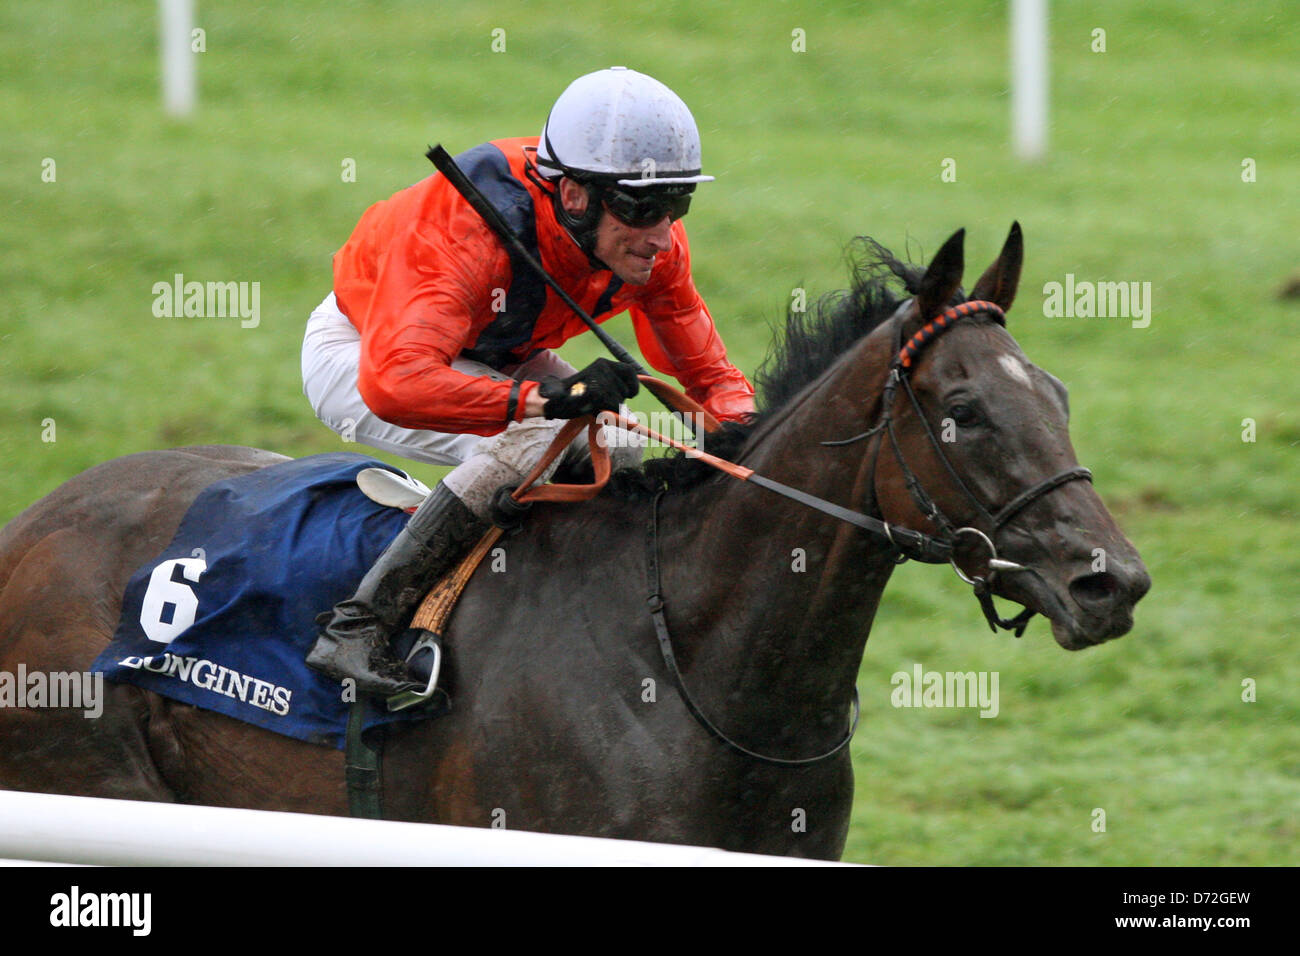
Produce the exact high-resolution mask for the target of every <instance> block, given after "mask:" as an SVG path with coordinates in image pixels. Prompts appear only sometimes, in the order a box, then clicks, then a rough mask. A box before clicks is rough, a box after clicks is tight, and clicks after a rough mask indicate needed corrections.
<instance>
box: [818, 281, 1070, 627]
mask: <svg viewBox="0 0 1300 956" xmlns="http://www.w3.org/2000/svg"><path fill="white" fill-rule="evenodd" d="M912 302H913V300H911V299H909V300H907V301H905V302H903V303H902V304H901V305H899V307H898V309H897V310H896V311H895V313H894V315H893V317H892V318H891V319H890V321H892V322H893V323H894V348H893V355H894V359H893V361H892V362H891V364H890V367H889V375H888V377H887V378H886V380H885V386H884V390H883V391H882V393H881V399H880V419H879V421H877V423H876V424H875V426H873V427H872V428H870V429H868V430H867V431H865V432H863V433H862V434H860V435H855V436H853V437H852V438H847V439H844V440H843V441H829V442H822V444H823V445H831V446H840V445H849V444H853V443H854V442H857V441H860V440H862V439H864V438H870V437H875V438H876V443H875V446H874V448H873V450H872V453H871V456H872V457H871V473H870V476H869V478H868V482H867V487H868V489H869V493H870V495H871V502H870V505H871V507H869V508H868V509H867V510H868V511H874V510H876V505H877V502H876V501H875V497H876V468H877V466H878V465H879V462H880V450H881V447H882V446H883V445H884V443H885V438H886V437H888V439H889V444H890V447H891V448H892V449H893V452H894V459H895V460H896V461H897V462H898V466H899V468H900V469H901V471H902V473H903V481H904V483H905V484H906V485H907V489H908V491H909V492H910V493H911V495H912V500H913V501H915V502H916V506H917V508H918V509H920V511H921V514H923V515H924V516H925V517H926V519H928V520H929V521H930V522H931V523H932V524H933V525H934V526H935V527H937V528H938V529H939V534H938V535H928V534H925V533H924V532H920V531H910V530H907V531H905V530H904V529H900V528H898V527H896V526H892V525H890V524H889V522H887V521H886V522H883V524H884V534H885V536H886V537H887V538H888V539H889V541H890V543H891V544H892V545H893V546H894V547H895V548H896V549H897V550H898V554H899V556H898V561H899V563H902V562H903V561H906V560H907V559H908V558H912V559H915V560H918V561H923V562H926V563H931V564H937V563H941V562H943V561H945V560H946V561H948V562H949V563H951V564H952V567H953V570H954V571H956V572H957V576H958V577H960V578H961V579H962V580H963V581H965V582H966V583H967V584H969V585H971V587H972V588H973V589H974V592H975V597H976V599H977V600H978V601H979V604H980V610H981V611H983V612H984V617H985V619H986V620H987V621H988V623H989V627H990V628H991V629H992V630H993V631H994V632H995V633H996V631H997V629H998V628H1002V629H1003V630H1008V631H1014V632H1015V636H1016V637H1019V636H1020V635H1022V634H1023V633H1024V632H1025V628H1026V627H1027V626H1028V624H1029V620H1030V618H1032V617H1033V616H1034V613H1035V612H1034V611H1032V610H1030V609H1029V608H1024V609H1023V610H1022V611H1021V612H1020V613H1019V614H1017V615H1016V616H1015V617H1013V618H1010V619H1003V618H1001V617H999V616H998V614H997V610H996V608H994V606H993V595H992V582H993V578H994V576H995V575H996V574H997V572H999V571H1008V572H1014V571H1023V572H1027V573H1031V574H1038V572H1037V571H1035V570H1034V569H1033V568H1030V567H1027V566H1026V565H1023V564H1017V563H1016V562H1014V561H1007V560H1004V559H1002V558H999V557H998V553H997V548H996V547H995V546H994V544H993V540H992V537H991V536H990V534H985V533H984V532H983V531H981V530H979V529H978V528H974V527H971V526H968V525H967V526H960V527H959V526H957V524H956V523H955V522H953V521H952V520H951V519H949V518H948V516H947V515H945V514H944V513H943V511H942V510H941V509H940V508H939V506H938V505H937V504H935V502H934V499H933V498H931V497H930V495H929V494H927V493H926V491H925V488H924V487H922V485H921V480H920V479H919V478H918V477H917V476H916V473H915V472H914V471H913V470H912V468H911V466H910V465H909V464H908V463H907V458H906V456H904V454H903V448H902V445H901V444H900V443H899V440H898V434H897V432H896V430H895V427H894V399H895V395H896V393H897V391H898V389H899V388H900V387H901V388H902V390H903V394H904V395H906V396H907V399H908V401H909V402H910V403H911V406H912V410H913V411H914V412H915V413H916V417H917V419H918V420H920V422H921V425H922V427H923V428H924V429H925V434H926V436H927V437H928V438H929V440H930V444H931V446H932V447H933V448H934V451H935V454H936V455H938V457H939V461H940V462H942V463H943V466H944V469H945V470H946V471H947V472H948V476H949V477H950V478H951V479H952V482H953V484H954V485H956V486H957V488H958V489H960V491H961V493H962V494H963V495H965V497H966V498H967V499H968V500H969V501H970V502H971V504H972V505H974V506H975V511H976V513H977V514H978V515H979V517H980V519H981V521H982V523H983V524H985V526H987V527H989V528H990V529H991V534H993V535H996V534H997V532H998V531H999V529H1001V528H1002V526H1003V525H1005V524H1006V523H1007V522H1008V521H1010V520H1011V519H1012V518H1013V517H1015V516H1016V515H1017V514H1019V513H1020V512H1021V511H1023V510H1024V509H1025V508H1027V507H1028V506H1029V505H1030V504H1032V503H1033V502H1035V501H1037V500H1038V499H1039V498H1041V497H1043V496H1044V495H1046V494H1048V493H1050V492H1052V491H1055V490H1056V489H1057V488H1060V487H1061V486H1062V485H1066V484H1068V483H1070V482H1072V481H1075V480H1076V479H1084V480H1087V481H1092V472H1091V471H1089V470H1088V469H1087V468H1083V467H1074V468H1066V469H1065V470H1063V471H1060V472H1058V473H1057V474H1055V475H1051V476H1050V477H1048V478H1044V479H1043V480H1042V481H1040V482H1038V483H1037V484H1035V485H1033V486H1031V487H1029V488H1027V489H1025V490H1024V491H1022V492H1021V493H1020V494H1018V495H1016V496H1015V497H1014V498H1012V499H1011V500H1010V501H1008V502H1007V503H1006V504H1004V505H1002V506H1001V507H1000V508H997V509H996V510H992V511H990V510H989V508H988V507H987V506H986V505H985V504H984V503H983V502H982V501H980V499H979V498H978V496H976V494H975V493H974V492H973V491H971V489H970V487H969V486H968V485H967V484H966V482H964V481H963V480H962V478H961V476H960V475H959V474H957V470H956V469H955V468H953V466H952V462H950V461H949V460H948V456H947V455H946V454H944V451H943V445H942V444H941V443H940V441H939V439H938V438H936V437H935V434H934V429H933V428H931V427H930V422H929V420H928V419H927V418H926V417H925V413H924V411H923V410H922V408H921V403H920V401H919V400H918V399H917V397H916V392H914V391H913V390H912V383H911V372H912V370H913V368H914V367H915V364H916V361H917V358H918V357H919V356H920V354H921V352H922V351H924V349H925V348H926V347H927V346H929V345H930V344H931V343H932V342H933V341H934V340H935V339H937V338H938V337H939V336H940V335H942V334H943V333H944V332H946V331H947V330H948V329H950V328H952V326H953V325H954V324H955V323H956V322H957V321H958V320H959V319H963V318H969V317H971V316H976V315H989V316H992V318H993V320H994V321H995V322H997V323H998V324H999V325H1002V326H1004V327H1005V326H1006V313H1005V312H1003V310H1002V307H1001V306H999V305H997V304H996V303H994V302H987V301H984V300H982V299H974V300H972V301H970V302H963V303H961V304H960V305H955V306H952V307H951V308H948V309H945V310H944V311H943V312H940V313H939V314H938V315H937V316H935V317H934V318H933V319H931V320H930V321H929V322H927V323H926V324H925V325H923V326H922V327H921V328H920V330H919V331H917V332H916V333H915V334H914V335H913V336H912V337H911V338H909V339H908V340H907V342H906V343H904V342H903V341H902V338H903V324H904V321H905V319H906V315H907V312H908V310H909V309H910V308H911V306H912ZM963 536H967V537H970V538H973V539H974V541H975V542H976V543H977V544H979V545H982V546H983V547H984V548H986V549H987V550H988V561H987V567H988V573H987V574H968V573H967V572H966V571H964V570H963V569H962V567H961V566H960V565H959V564H958V563H957V558H956V555H955V553H954V552H955V549H956V547H957V545H958V542H959V541H960V540H961V539H962V537H963Z"/></svg>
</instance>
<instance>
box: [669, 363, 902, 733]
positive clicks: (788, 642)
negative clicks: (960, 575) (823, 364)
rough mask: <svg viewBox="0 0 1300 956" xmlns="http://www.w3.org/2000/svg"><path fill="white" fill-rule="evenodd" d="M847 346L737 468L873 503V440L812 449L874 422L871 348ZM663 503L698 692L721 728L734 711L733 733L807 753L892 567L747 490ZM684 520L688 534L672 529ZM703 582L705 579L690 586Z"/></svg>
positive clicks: (878, 554)
mask: <svg viewBox="0 0 1300 956" xmlns="http://www.w3.org/2000/svg"><path fill="white" fill-rule="evenodd" d="M859 349H861V350H862V351H861V353H859V350H858V349H855V353H858V354H855V355H851V356H849V357H847V358H846V359H844V360H841V361H840V362H839V363H837V365H836V366H835V367H834V368H832V369H831V370H829V371H828V372H827V373H826V374H824V375H823V376H822V377H821V378H820V379H819V380H818V381H817V382H815V383H813V384H812V385H810V386H809V388H808V389H806V390H805V392H804V393H803V394H802V395H801V396H799V397H797V398H795V399H794V400H792V402H791V404H790V405H789V406H787V408H786V409H785V410H784V411H783V412H781V413H778V414H779V418H778V419H776V420H773V421H772V422H770V423H768V425H766V426H764V427H762V428H761V429H760V431H758V432H757V433H756V434H755V437H754V439H751V443H750V446H749V448H750V450H749V451H747V452H746V454H745V455H744V457H743V460H744V463H745V465H747V466H748V467H751V468H753V469H754V471H755V472H757V473H758V474H760V475H763V476H764V477H768V478H772V479H774V480H776V481H779V482H781V483H783V484H786V485H789V486H791V487H794V488H797V489H800V490H802V491H807V492H809V493H811V494H813V495H816V496H818V497H820V498H824V499H826V500H828V501H831V502H834V503H836V504H839V505H843V506H845V507H849V508H853V509H855V510H856V509H857V508H860V507H862V505H863V503H864V502H866V501H867V500H868V499H869V498H870V497H871V495H869V493H868V492H869V489H868V488H867V487H866V486H867V483H868V481H869V480H870V478H871V471H872V470H871V468H870V465H869V463H868V461H867V458H868V451H869V449H870V448H871V447H872V443H871V442H870V441H869V440H863V441H861V442H857V443H855V444H853V445H847V446H842V447H838V448H827V447H824V446H822V445H821V444H819V442H821V441H828V440H836V439H843V438H846V437H849V436H852V435H855V434H858V433H860V432H862V431H863V430H865V429H866V428H867V427H868V426H869V425H870V424H871V422H872V421H873V420H874V418H875V416H876V413H877V409H878V405H879V396H878V384H879V379H880V377H881V375H882V374H883V373H882V372H880V371H879V369H880V368H882V367H883V366H881V365H880V363H879V362H878V361H874V360H870V359H871V357H872V356H871V353H873V352H875V351H879V350H877V349H868V348H867V347H866V346H865V345H862V346H859ZM879 359H880V361H883V353H882V354H881V356H879ZM869 369H875V370H876V371H874V372H873V371H869ZM700 492H703V494H700ZM665 504H666V505H668V506H669V507H670V509H671V511H672V512H673V515H672V518H671V520H672V522H673V524H674V525H675V527H676V534H674V538H676V539H677V540H676V541H675V542H674V544H677V545H678V547H679V549H680V551H679V554H677V555H672V554H666V555H665V558H666V562H665V563H666V564H675V565H676V569H677V571H676V574H675V575H673V577H675V578H676V579H677V581H678V582H682V581H683V577H684V576H687V575H690V574H692V573H693V574H695V575H696V578H695V583H696V586H695V587H684V588H683V589H682V592H681V593H682V594H683V595H685V594H690V595H693V596H692V597H691V598H689V599H688V600H687V603H686V606H682V604H681V603H680V602H678V603H676V604H673V603H672V595H671V594H667V595H666V597H668V598H669V600H670V605H671V607H672V610H673V611H676V612H677V613H675V614H673V617H675V618H676V619H677V620H679V621H681V622H683V634H682V639H683V640H684V641H685V642H689V643H688V648H687V656H688V659H689V660H690V661H691V663H692V669H695V665H696V663H698V673H700V674H702V675H703V674H708V675H715V676H712V677H710V678H709V685H708V686H709V690H710V691H711V692H712V693H711V696H712V697H713V698H714V699H715V700H717V701H719V702H722V701H725V706H726V713H727V715H728V719H729V720H736V719H738V718H740V717H741V714H742V713H743V715H744V719H745V723H744V725H745V726H748V727H750V728H752V729H754V730H755V731H757V732H758V733H760V734H761V733H762V730H761V728H762V727H764V725H766V728H767V731H768V734H767V736H768V739H777V738H782V737H786V738H788V739H789V743H790V746H791V747H797V746H798V745H799V744H800V743H801V744H802V746H803V748H804V749H807V748H808V747H809V746H813V745H815V744H816V743H817V739H815V738H817V737H819V736H820V737H823V738H824V737H826V736H827V733H826V732H825V731H820V730H819V729H818V728H819V726H820V724H821V723H825V722H827V721H828V720H832V721H833V720H835V719H838V718H839V717H842V715H843V714H844V708H846V707H847V705H848V701H849V698H850V696H851V694H852V690H853V686H854V680H855V678H856V676H857V671H858V666H859V664H860V662H861V658H862V652H863V647H864V646H865V644H866V640H867V633H868V631H869V630H870V626H871V621H872V619H873V618H874V616H875V612H876V608H877V607H878V605H879V602H880V596H881V593H882V592H883V590H884V587H885V584H886V583H887V581H888V580H889V575H890V572H891V571H892V570H893V567H894V563H893V561H892V558H891V557H890V555H889V553H888V550H887V548H886V547H884V545H883V543H882V542H880V541H879V540H877V539H876V538H875V537H874V536H872V535H870V534H868V533H867V532H865V531H862V530H861V529H859V528H856V527H854V526H852V525H849V524H847V523H845V522H843V521H840V520H838V519H835V518H832V517H829V516H827V515H824V514H822V513H821V512H819V511H816V510H814V509H811V508H809V507H807V506H806V505H801V504H799V503H797V502H793V501H790V500H788V499H785V498H782V497H779V496H777V495H775V494H774V493H772V492H770V491H768V490H766V489H764V488H760V487H758V486H756V485H753V484H750V483H747V482H736V481H730V480H728V481H725V482H722V481H719V482H714V483H713V484H711V485H710V486H707V487H706V488H701V489H697V493H695V494H691V495H689V496H684V497H683V499H681V500H680V502H672V503H671V505H670V504H669V503H668V502H666V503H665ZM687 524H691V525H693V526H694V527H692V528H690V529H689V530H685V529H683V527H682V526H683V525H687ZM703 581H712V582H714V583H713V584H712V586H709V587H706V588H704V589H701V588H700V587H699V586H698V584H699V583H700V582H703ZM679 586H681V585H680V584H679ZM721 675H725V676H721ZM688 682H689V677H688ZM737 711H740V712H741V713H737ZM838 729H839V730H842V725H840V726H839V727H838ZM830 736H832V737H833V736H834V732H833V731H832V732H831V733H830ZM796 738H800V739H799V740H798V741H796ZM809 738H814V739H812V740H810V739H809Z"/></svg>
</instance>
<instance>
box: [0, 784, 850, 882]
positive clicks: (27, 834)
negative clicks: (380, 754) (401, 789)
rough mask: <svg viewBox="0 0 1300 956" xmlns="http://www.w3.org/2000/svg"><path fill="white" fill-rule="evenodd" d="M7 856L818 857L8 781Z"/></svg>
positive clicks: (191, 862) (613, 860) (681, 861)
mask: <svg viewBox="0 0 1300 956" xmlns="http://www.w3.org/2000/svg"><path fill="white" fill-rule="evenodd" d="M0 858H8V859H10V860H26V861H38V862H51V863H84V864H98V865H103V866H800V865H804V866H810V865H811V866H816V865H823V866H824V865H828V864H824V863H821V862H819V861H814V860H798V859H790V858H786V857H774V856H759V855H756V854H750V853H730V852H727V851H725V850H715V849H709V848H706V847H693V846H673V845H669V844H665V843H641V842H636V841H632V840H605V839H597V838H595V837H575V836H557V835H554V834H546V833H528V832H525V831H523V830H493V829H486V828H485V829H476V828H472V827H452V826H441V825H434V824H426V823H390V822H386V821H379V820H351V819H346V818H343V817H328V816H317V815H314V814H306V813H278V812H269V811H264V810H237V809H232V808H227V807H195V806H183V805H178V804H171V803H143V802H139V801H133V800H105V799H100V798H96V797H65V796H56V795H51V794H44V793H19V792H15V791H8V790H0Z"/></svg>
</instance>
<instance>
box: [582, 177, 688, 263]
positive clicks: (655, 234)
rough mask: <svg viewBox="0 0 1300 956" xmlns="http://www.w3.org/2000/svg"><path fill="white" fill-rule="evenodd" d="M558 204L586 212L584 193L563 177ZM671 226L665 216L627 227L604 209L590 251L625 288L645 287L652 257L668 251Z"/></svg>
mask: <svg viewBox="0 0 1300 956" xmlns="http://www.w3.org/2000/svg"><path fill="white" fill-rule="evenodd" d="M560 201H561V202H563V203H564V208H565V209H566V210H567V211H568V212H570V213H572V214H573V215H575V216H581V215H582V214H583V213H584V212H585V211H586V209H587V191H586V190H585V189H583V188H582V187H581V186H579V185H578V184H577V183H575V182H573V181H572V180H570V179H568V178H567V177H566V178H564V179H561V180H560ZM672 227H673V221H672V220H671V219H670V218H669V217H668V216H664V217H663V219H661V220H660V221H659V222H657V223H654V224H653V225H650V226H645V227H641V228H638V227H635V226H629V225H627V223H624V222H621V221H620V220H618V219H616V218H615V217H614V216H612V215H611V214H610V212H609V210H608V209H606V210H603V211H602V214H601V217H600V223H599V225H597V226H596V247H595V249H594V250H593V251H594V252H595V255H596V258H598V259H599V260H600V261H601V262H603V263H605V265H607V266H609V267H610V269H612V270H613V272H614V275H616V276H618V277H619V278H620V279H622V280H623V281H624V282H626V283H627V284H628V285H645V284H646V283H647V282H649V281H650V272H651V270H652V269H654V264H655V257H656V256H657V255H658V254H659V253H661V252H667V251H668V250H669V249H670V248H672V244H673V240H672Z"/></svg>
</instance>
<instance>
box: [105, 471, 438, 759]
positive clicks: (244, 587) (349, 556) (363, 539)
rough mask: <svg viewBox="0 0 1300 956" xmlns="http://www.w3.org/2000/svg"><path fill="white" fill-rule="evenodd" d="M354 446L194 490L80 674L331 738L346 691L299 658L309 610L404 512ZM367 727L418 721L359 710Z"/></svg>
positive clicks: (305, 644)
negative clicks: (371, 493)
mask: <svg viewBox="0 0 1300 956" xmlns="http://www.w3.org/2000/svg"><path fill="white" fill-rule="evenodd" d="M366 468H382V469H385V470H388V471H391V472H394V473H395V474H401V473H400V472H398V470H397V469H395V468H392V467H390V466H389V465H386V464H384V463H383V462H380V461H377V460H375V459H373V458H368V457H366V456H364V455H358V454H352V453H341V452H340V453H333V454H326V455H314V456H312V457H309V458H301V459H296V460H293V461H287V462H282V463H281V464H278V465H272V466H270V467H269V468H263V469H261V470H260V471H255V472H251V473H249V474H247V475H242V476H240V477H237V478H232V479H229V480H226V481H219V482H217V483H215V484H213V485H210V486H209V487H207V488H206V489H204V490H203V491H202V492H201V493H200V494H199V496H198V497H197V498H196V499H195V501H194V503H193V504H192V505H191V506H190V509H189V511H188V512H186V514H185V517H184V519H183V520H182V521H181V524H180V527H179V529H178V530H177V532H176V535H175V537H174V538H173V539H172V542H171V544H169V545H168V546H167V548H166V549H165V550H164V551H163V552H162V553H161V554H160V555H158V557H157V558H155V559H154V560H153V561H151V562H149V563H148V564H146V565H145V566H144V567H142V568H140V569H139V570H138V571H137V572H136V573H135V574H134V575H133V576H132V577H131V580H130V582H129V583H128V584H127V588H126V595H125V598H124V600H123V602H122V614H121V617H120V619H119V622H118V627H117V630H116V632H115V634H114V636H113V640H112V642H111V643H110V644H109V645H108V647H107V648H106V649H105V650H104V651H103V653H101V654H100V655H99V657H98V658H96V660H95V662H94V664H93V665H92V669H93V670H95V671H102V672H103V674H104V677H105V679H107V680H111V681H117V682H121V683H127V684H134V685H135V686H137V687H143V688H145V689H147V690H151V691H154V692H155V693H158V694H162V695H163V696H165V697H169V698H172V699H173V700H178V701H182V702H183V703H186V704H192V705H194V706H196V707H202V708H205V709H207V710H214V711H217V712H218V713H222V714H226V715H227V716H230V717H234V718H236V719H238V720H243V721H247V722H248V723H251V724H255V725H256V726H258V727H262V728H265V729H267V730H273V731H275V732H276V733H281V734H285V735H287V736H290V737H295V738H297V739H299V740H306V741H310V742H313V743H320V744H326V745H330V746H334V747H339V748H341V747H343V744H344V738H345V731H346V725H347V717H348V710H349V707H350V706H351V703H352V700H353V699H354V697H353V695H352V694H351V693H349V692H348V690H347V689H346V688H345V687H344V686H343V685H340V684H339V683H338V682H336V681H332V680H329V679H328V678H326V677H324V676H323V675H321V674H318V673H317V672H316V671H314V670H312V669H311V668H309V667H307V665H306V664H305V663H304V658H305V657H306V655H307V652H308V651H309V650H310V648H311V646H312V644H313V643H314V642H315V640H316V635H317V634H318V628H317V626H316V624H315V618H316V615H317V614H319V613H320V612H322V611H328V610H329V609H330V608H331V607H333V606H334V605H335V604H337V603H338V602H339V601H343V600H346V599H347V598H349V597H351V596H352V594H353V592H354V591H355V589H356V586H357V584H358V582H360V580H361V578H362V577H363V576H364V575H365V573H366V571H368V570H369V569H370V567H371V565H373V564H374V562H375V560H376V559H377V558H378V557H379V555H380V553H381V552H382V551H383V550H384V548H385V547H387V545H388V543H389V542H390V541H392V539H393V537H394V536H395V535H396V534H397V532H398V531H400V530H401V529H402V527H403V526H404V525H405V524H406V521H407V519H408V518H409V515H408V514H407V513H406V512H405V511H403V510H401V509H399V508H394V507H386V506H384V505H381V504H378V503H376V502H375V501H372V500H371V499H370V498H368V497H367V496H366V495H365V494H363V493H362V491H361V490H360V489H359V488H358V487H357V482H356V476H357V474H358V472H360V471H362V470H363V469H366ZM366 711H367V713H368V717H367V720H366V723H365V725H364V726H365V729H367V730H368V729H370V728H372V727H377V726H379V725H381V724H386V723H390V722H392V721H397V720H412V719H419V718H421V717H425V716H430V714H429V713H428V711H427V710H426V711H420V710H415V711H400V712H397V713H386V712H384V711H383V709H382V708H377V707H367V708H366Z"/></svg>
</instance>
